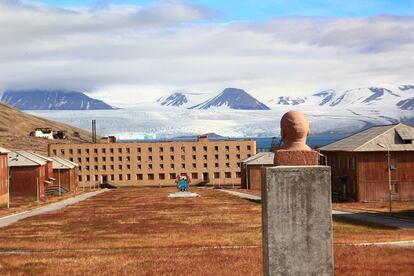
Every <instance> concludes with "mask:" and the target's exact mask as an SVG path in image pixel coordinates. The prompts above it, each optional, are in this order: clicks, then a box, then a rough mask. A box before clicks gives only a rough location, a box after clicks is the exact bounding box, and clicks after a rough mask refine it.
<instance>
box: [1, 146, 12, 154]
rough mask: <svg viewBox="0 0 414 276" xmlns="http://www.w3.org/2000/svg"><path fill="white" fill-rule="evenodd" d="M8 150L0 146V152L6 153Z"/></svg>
mask: <svg viewBox="0 0 414 276" xmlns="http://www.w3.org/2000/svg"><path fill="white" fill-rule="evenodd" d="M9 152H10V151H9V150H8V149H5V148H2V147H0V154H8V153H9Z"/></svg>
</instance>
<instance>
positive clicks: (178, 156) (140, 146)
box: [48, 136, 256, 188]
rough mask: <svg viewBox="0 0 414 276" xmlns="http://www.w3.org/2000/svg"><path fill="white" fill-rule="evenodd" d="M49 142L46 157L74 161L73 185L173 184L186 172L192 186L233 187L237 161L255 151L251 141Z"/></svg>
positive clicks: (238, 175) (238, 179)
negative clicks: (76, 176) (75, 164)
mask: <svg viewBox="0 0 414 276" xmlns="http://www.w3.org/2000/svg"><path fill="white" fill-rule="evenodd" d="M108 141H109V142H107V143H97V144H94V143H84V144H50V145H49V149H48V150H49V156H57V157H61V158H65V159H69V160H70V161H72V162H75V163H78V164H79V165H80V166H79V174H78V180H79V186H80V187H81V188H82V187H83V186H85V187H87V186H91V185H97V184H98V183H111V184H115V185H117V186H140V185H141V186H159V185H174V184H175V180H176V177H177V176H178V175H179V174H181V173H187V175H188V176H189V177H190V178H191V181H192V184H196V183H199V182H207V183H208V184H214V185H219V184H221V185H229V184H236V185H239V184H240V182H241V172H240V171H241V168H240V161H241V160H243V159H245V158H248V157H250V156H252V155H254V154H256V141H255V140H209V139H208V138H207V137H206V136H200V137H199V138H198V139H197V140H195V141H165V142H164V141H162V142H131V143H124V142H121V143H117V142H113V143H112V142H110V140H108Z"/></svg>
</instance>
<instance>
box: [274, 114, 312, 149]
mask: <svg viewBox="0 0 414 276" xmlns="http://www.w3.org/2000/svg"><path fill="white" fill-rule="evenodd" d="M309 133H310V131H309V122H308V119H307V118H306V116H305V114H303V113H302V112H299V111H289V112H287V113H285V115H283V117H282V119H281V120H280V134H281V136H282V141H283V145H284V146H283V149H285V150H301V151H303V150H311V148H310V147H309V146H308V145H306V137H307V136H309Z"/></svg>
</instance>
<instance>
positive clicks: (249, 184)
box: [240, 152, 275, 190]
mask: <svg viewBox="0 0 414 276" xmlns="http://www.w3.org/2000/svg"><path fill="white" fill-rule="evenodd" d="M274 156H275V154H274V153H273V152H259V153H258V154H256V155H253V156H251V157H249V158H246V159H244V160H242V161H241V162H240V163H241V166H240V167H241V186H242V187H243V188H245V189H251V190H261V185H262V168H264V167H272V166H274V163H273V158H274Z"/></svg>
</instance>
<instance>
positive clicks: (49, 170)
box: [26, 151, 55, 187]
mask: <svg viewBox="0 0 414 276" xmlns="http://www.w3.org/2000/svg"><path fill="white" fill-rule="evenodd" d="M26 153H27V154H31V155H34V156H35V157H37V158H40V159H42V160H44V161H45V162H46V176H45V179H46V180H45V182H46V184H47V185H46V187H47V186H53V181H55V177H54V173H53V159H52V158H50V157H46V156H43V155H41V154H38V153H35V152H29V151H27V152H26Z"/></svg>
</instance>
